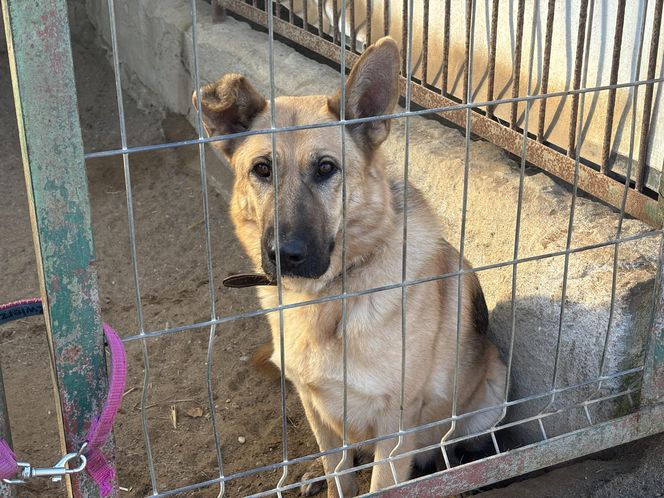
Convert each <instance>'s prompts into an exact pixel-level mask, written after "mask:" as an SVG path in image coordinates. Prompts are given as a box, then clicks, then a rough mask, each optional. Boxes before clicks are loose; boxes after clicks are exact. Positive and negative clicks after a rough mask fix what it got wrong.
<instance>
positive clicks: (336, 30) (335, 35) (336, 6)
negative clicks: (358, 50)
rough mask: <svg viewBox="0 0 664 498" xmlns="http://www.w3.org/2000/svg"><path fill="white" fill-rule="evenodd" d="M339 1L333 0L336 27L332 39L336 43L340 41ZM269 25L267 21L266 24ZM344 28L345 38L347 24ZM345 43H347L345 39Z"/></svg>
mask: <svg viewBox="0 0 664 498" xmlns="http://www.w3.org/2000/svg"><path fill="white" fill-rule="evenodd" d="M338 7H339V5H338V3H337V0H332V21H333V22H334V27H333V28H332V33H333V36H332V41H333V42H334V43H339V10H338ZM274 20H275V21H277V20H280V19H279V18H278V17H277V18H276V19H274ZM265 25H267V23H266V24H265ZM343 30H344V38H345V36H346V26H344V27H343ZM343 43H346V41H345V40H344V42H343Z"/></svg>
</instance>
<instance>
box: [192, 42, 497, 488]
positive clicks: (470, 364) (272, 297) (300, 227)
mask: <svg viewBox="0 0 664 498" xmlns="http://www.w3.org/2000/svg"><path fill="white" fill-rule="evenodd" d="M399 67H400V54H399V48H398V46H397V44H396V43H395V42H394V40H392V39H391V38H389V37H385V38H382V39H380V40H379V41H377V42H376V43H375V44H373V45H372V46H370V47H369V48H368V49H367V50H366V51H365V52H364V53H363V55H362V56H361V57H360V58H359V59H358V61H357V62H356V64H355V66H354V67H353V69H352V71H351V73H350V75H349V76H348V79H347V81H346V85H345V89H346V92H345V118H346V119H349V120H350V119H357V118H367V117H371V116H382V115H386V114H390V113H392V112H393V111H394V109H395V106H396V104H397V101H398V98H399V85H398V78H399ZM199 98H200V106H201V112H202V118H203V124H204V126H205V129H206V132H207V134H208V135H209V136H217V135H227V134H236V133H239V132H243V131H246V130H266V129H270V127H271V113H272V110H271V107H270V104H269V102H268V101H267V100H266V99H265V98H264V97H263V96H262V95H260V94H259V93H258V92H257V91H256V90H255V89H254V87H253V86H252V85H251V84H250V83H249V81H247V79H246V78H244V77H243V76H240V75H237V74H226V75H224V76H222V77H221V78H220V79H219V80H218V81H216V82H215V83H212V84H209V85H207V86H204V87H202V88H201V89H200V97H199V96H198V95H197V94H196V92H194V95H193V102H194V105H195V106H196V105H197V103H198V100H199ZM274 106H275V108H274V113H275V120H276V126H277V127H289V126H293V125H306V124H313V123H330V122H334V121H338V120H339V119H340V115H341V106H342V102H341V95H340V94H339V93H337V94H336V95H332V96H304V97H277V98H276V99H275V100H274ZM389 131H390V121H389V120H387V119H384V120H373V121H365V122H361V123H349V124H347V125H346V129H345V134H346V138H347V139H346V144H345V161H342V157H341V153H342V152H341V151H342V139H341V133H340V130H339V127H338V126H330V127H318V128H309V129H300V130H295V131H288V132H280V133H277V134H276V135H275V150H276V157H273V156H272V150H273V149H272V138H271V136H270V134H254V135H249V136H240V137H237V136H236V137H235V138H230V139H225V140H221V141H215V142H213V146H214V147H216V148H218V149H219V150H220V151H221V152H222V153H223V154H224V155H225V156H226V158H227V159H228V161H229V162H230V164H231V166H232V169H233V171H234V175H235V180H234V186H233V193H232V198H231V206H230V212H231V217H232V220H233V223H234V225H235V229H236V233H237V236H238V238H239V240H240V242H241V244H242V246H243V247H244V249H245V250H246V252H247V254H248V255H249V256H250V259H251V260H252V262H253V263H254V264H255V266H256V270H258V271H261V270H262V272H263V273H264V276H265V277H266V279H267V281H270V282H272V281H274V279H275V278H276V275H277V259H279V260H280V265H281V283H282V302H283V304H293V303H298V302H301V301H308V300H312V299H316V298H319V297H323V296H333V295H336V294H340V293H341V291H342V288H341V285H342V274H343V267H342V246H343V239H342V232H343V230H344V227H343V223H342V218H343V217H342V213H343V206H342V176H343V175H342V171H341V168H342V167H345V182H346V189H347V190H346V192H347V195H346V198H347V200H346V213H345V214H346V223H345V232H346V240H345V260H346V278H345V282H346V284H345V285H346V289H345V290H346V292H354V291H361V290H366V289H367V288H370V287H372V288H373V287H380V286H385V285H389V284H394V283H399V282H401V280H402V250H403V222H404V206H405V205H406V206H407V213H406V215H407V235H408V237H407V271H406V279H407V280H414V279H419V278H423V277H429V276H432V275H444V274H449V273H453V272H456V271H458V270H459V269H460V267H459V266H460V264H462V265H463V268H464V269H468V268H469V265H468V263H467V262H463V263H461V261H460V257H459V253H458V252H457V250H455V249H454V248H453V247H452V246H451V245H450V244H449V243H447V242H446V241H445V240H444V239H443V236H442V234H441V228H440V226H439V225H438V223H437V221H436V218H435V215H434V214H433V212H432V210H431V208H430V207H429V206H428V205H427V203H426V201H425V200H424V198H423V196H422V195H421V194H420V192H418V191H417V189H416V188H415V187H413V186H412V185H408V188H407V202H406V203H404V188H405V186H404V184H403V183H401V182H399V181H396V180H392V179H390V178H389V177H388V175H387V174H386V164H387V159H386V158H385V157H384V156H383V154H382V153H381V150H380V146H381V144H382V143H383V142H384V141H385V140H386V139H387V137H388V135H389ZM344 165H345V166H344ZM274 174H277V175H278V183H279V186H278V195H277V199H276V203H277V206H278V210H279V220H278V225H277V228H278V237H279V244H278V251H279V252H278V254H277V244H276V243H275V233H276V232H277V230H275V216H274V215H275V213H274V206H275V188H274V185H273V180H274V179H273V175H274ZM277 256H278V258H277ZM261 278H263V277H261ZM460 283H461V301H460V302H459V306H460V307H461V311H460V318H461V320H460V322H461V323H460V324H459V338H458V341H459V361H458V367H459V368H458V372H457V375H458V377H457V385H458V388H457V393H456V399H457V413H458V414H462V413H465V412H470V411H472V410H477V409H480V408H489V409H487V410H483V411H482V412H480V413H477V414H473V415H471V416H468V417H462V418H459V419H457V420H456V423H455V426H454V431H453V433H452V434H451V436H450V437H459V436H462V435H467V434H471V433H475V432H478V431H482V430H486V429H488V428H490V427H491V426H493V425H494V424H496V423H497V422H499V420H500V417H501V415H502V409H501V408H502V406H501V405H502V403H503V401H504V400H503V397H504V388H505V382H506V377H505V373H506V370H505V366H504V364H503V362H502V361H501V359H500V356H499V353H498V351H497V349H496V347H495V346H494V345H493V344H492V343H491V342H490V341H489V339H488V337H487V330H488V327H489V323H488V312H487V306H486V303H485V299H484V294H483V293H482V289H481V287H480V283H479V281H478V279H477V277H476V275H475V274H474V273H472V272H464V273H463V274H462V276H461V277H459V276H456V275H454V276H452V277H450V278H445V279H437V280H432V281H427V282H425V283H421V284H417V285H410V286H408V287H406V288H405V307H404V312H405V314H406V315H405V343H404V344H402V291H401V288H399V287H397V288H392V289H389V290H384V291H380V292H371V293H366V294H362V295H357V296H354V297H349V298H347V299H346V303H347V304H346V310H345V318H346V320H345V321H346V326H345V329H344V327H343V325H342V313H343V311H342V302H341V300H340V299H333V300H326V301H323V302H318V303H315V304H309V305H304V306H297V307H293V308H288V309H285V310H284V311H283V328H284V335H283V346H284V357H285V363H284V367H285V372H284V373H285V375H286V377H287V378H288V379H289V380H290V381H291V382H292V383H293V385H294V386H295V388H296V390H297V392H298V394H299V397H300V399H301V401H302V404H303V406H304V410H305V413H306V416H307V419H308V422H309V425H310V426H311V429H312V431H313V433H314V435H315V437H316V440H317V442H318V445H319V447H320V449H321V451H322V452H327V451H328V450H332V449H334V448H339V447H340V446H342V431H343V418H344V417H343V415H344V413H343V393H344V387H343V384H344V373H343V362H342V357H343V343H344V333H345V335H346V338H347V436H348V440H349V441H350V442H360V441H363V440H366V439H370V438H375V437H378V436H382V435H387V434H393V433H395V432H397V431H399V429H400V421H401V420H402V426H403V428H405V429H408V428H413V427H416V426H419V425H423V424H428V423H430V422H434V421H438V420H442V419H446V418H449V417H450V416H451V415H452V399H453V396H454V392H453V391H454V384H455V383H454V377H455V364H456V344H457V302H458V296H459V284H460ZM258 294H259V297H260V301H261V303H262V306H263V307H265V308H272V307H275V306H278V304H279V298H278V289H277V288H276V287H275V286H269V285H265V286H261V287H259V288H258ZM268 320H269V322H270V326H271V329H272V338H273V351H272V355H271V360H272V361H273V362H274V363H275V364H276V365H277V366H281V365H280V356H281V349H280V348H281V338H280V324H279V314H278V313H270V314H269V315H268ZM344 330H345V331H344ZM402 346H403V347H404V348H405V375H404V386H403V395H404V399H403V415H401V410H400V406H401V393H402V385H401V381H402V369H401V364H402ZM490 407H494V408H492V409H491V408H490ZM450 427H451V425H450V423H447V424H442V425H437V426H433V427H431V428H428V429H427V430H424V431H417V432H412V433H408V434H406V435H404V436H403V437H402V438H401V440H400V443H399V445H398V447H396V448H395V446H396V439H395V438H392V439H387V440H381V441H379V442H377V443H375V444H374V445H373V451H374V460H375V465H374V466H373V470H372V475H371V491H376V490H379V489H384V488H387V487H389V486H393V485H394V484H395V477H396V481H397V482H403V481H406V480H408V479H409V478H410V476H411V472H412V470H413V468H414V466H419V467H424V466H425V465H426V464H427V463H430V462H429V461H434V462H435V464H436V468H439V469H440V468H443V465H444V464H443V462H442V458H441V456H442V452H441V450H440V448H439V447H438V448H437V449H435V450H430V451H426V452H420V453H418V454H417V456H415V457H413V456H409V455H406V456H403V457H402V458H398V459H394V460H393V464H394V475H393V472H392V469H391V468H390V467H391V466H390V464H389V463H386V461H385V459H386V458H388V457H389V456H391V455H392V456H398V455H401V454H404V453H407V452H411V451H412V450H415V449H418V448H424V447H426V446H429V445H436V444H438V443H440V442H441V439H442V438H443V437H444V436H445V434H446V433H447V432H448V431H449V430H450ZM348 453H349V454H350V455H349V456H348V457H347V458H345V459H342V452H333V453H330V454H328V455H326V456H324V457H322V458H321V460H322V465H323V468H324V471H325V473H326V474H329V473H331V472H334V471H335V470H337V471H343V470H344V469H349V468H352V465H353V458H352V453H353V452H352V451H351V450H349V451H348ZM338 482H339V485H340V487H341V488H342V493H343V496H345V497H349V496H355V495H356V494H357V493H358V486H357V484H356V482H355V477H354V475H353V474H352V473H351V472H349V473H343V474H341V475H340V476H339V479H338ZM304 491H305V494H307V493H308V494H311V493H312V492H313V491H314V490H313V489H312V488H311V487H308V488H305V489H304ZM337 496H339V490H338V489H337V487H336V484H335V480H334V479H330V480H329V482H328V497H330V498H332V497H337Z"/></svg>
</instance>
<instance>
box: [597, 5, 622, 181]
mask: <svg viewBox="0 0 664 498" xmlns="http://www.w3.org/2000/svg"><path fill="white" fill-rule="evenodd" d="M626 3H627V0H619V1H618V12H617V14H616V30H615V35H614V37H613V56H612V59H611V77H610V82H609V84H611V85H615V84H616V83H617V82H618V69H619V68H620V49H621V48H622V35H623V26H624V24H625V4H626ZM615 108H616V89H615V88H612V89H610V90H609V98H608V102H607V104H606V123H605V124H604V141H603V143H602V162H601V172H602V173H603V174H605V175H606V174H607V173H608V172H609V156H610V154H611V135H612V132H613V113H614V111H615Z"/></svg>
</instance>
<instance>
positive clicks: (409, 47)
mask: <svg viewBox="0 0 664 498" xmlns="http://www.w3.org/2000/svg"><path fill="white" fill-rule="evenodd" d="M407 1H408V12H409V16H408V23H407V26H408V37H407V39H406V41H407V44H406V46H405V47H406V50H405V52H406V60H407V64H406V111H409V110H410V106H411V88H412V86H413V84H412V76H413V74H412V68H413V36H412V33H413V10H414V9H413V7H414V5H413V0H407ZM405 120H406V121H405V123H404V125H405V126H404V128H405V130H404V131H405V134H406V137H405V138H406V140H405V143H404V146H405V150H404V161H403V218H402V224H403V227H402V237H401V282H402V283H403V282H405V281H406V279H407V268H408V266H407V265H408V177H409V163H410V118H409V117H406V118H405ZM407 294H408V292H407V289H406V287H403V286H402V287H401V378H400V381H401V389H400V391H399V432H402V431H403V430H404V425H403V411H404V406H405V399H406V336H407V317H406V314H407ZM402 444H403V436H401V435H400V436H399V438H398V440H397V444H396V445H395V446H394V448H393V449H392V451H391V452H390V455H389V456H390V457H392V456H393V455H394V454H395V453H397V452H398V450H399V448H400V447H401V445H402ZM390 468H391V470H392V475H393V476H394V482H395V484H396V483H398V482H399V481H398V475H397V472H396V468H395V467H394V464H393V462H392V461H390Z"/></svg>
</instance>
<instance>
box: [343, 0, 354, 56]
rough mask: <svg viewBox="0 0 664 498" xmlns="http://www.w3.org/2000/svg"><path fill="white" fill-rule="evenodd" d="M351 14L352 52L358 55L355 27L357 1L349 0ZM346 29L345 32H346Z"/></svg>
mask: <svg viewBox="0 0 664 498" xmlns="http://www.w3.org/2000/svg"><path fill="white" fill-rule="evenodd" d="M348 3H349V11H350V12H349V14H350V51H351V52H354V53H357V27H356V26H355V0H348ZM345 29H346V28H345V27H344V31H345Z"/></svg>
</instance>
